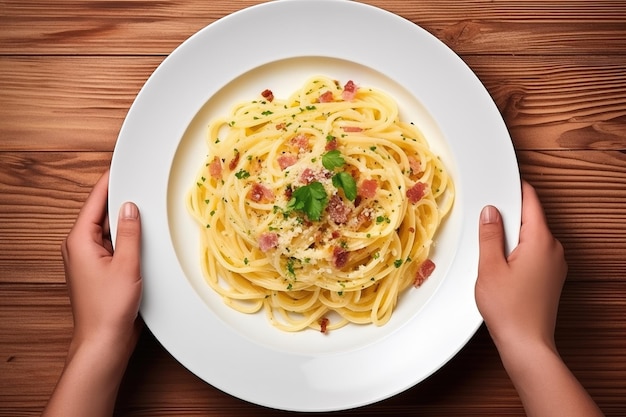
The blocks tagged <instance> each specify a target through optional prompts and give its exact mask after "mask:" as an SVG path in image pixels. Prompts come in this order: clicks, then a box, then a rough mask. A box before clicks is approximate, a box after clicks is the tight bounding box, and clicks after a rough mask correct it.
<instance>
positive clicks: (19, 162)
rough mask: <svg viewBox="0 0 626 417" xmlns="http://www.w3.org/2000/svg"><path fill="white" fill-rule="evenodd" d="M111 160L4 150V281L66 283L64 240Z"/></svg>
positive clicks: (0, 176)
mask: <svg viewBox="0 0 626 417" xmlns="http://www.w3.org/2000/svg"><path fill="white" fill-rule="evenodd" d="M110 159H111V153H106V152H105V153H97V152H84V153H75V152H67V153H54V152H42V153H37V152H24V153H9V152H0V283H6V282H64V279H65V278H64V273H63V265H62V261H61V252H60V248H61V246H60V245H61V242H62V241H63V239H64V238H65V236H66V235H67V233H68V232H69V230H70V229H71V227H72V225H73V224H74V221H75V219H76V216H77V214H78V211H79V210H80V208H81V207H82V205H83V203H84V201H85V199H86V198H87V195H88V194H89V192H90V191H91V188H92V187H93V184H95V183H96V181H97V179H98V178H99V177H100V175H102V173H103V172H104V171H105V170H106V169H107V168H108V166H109V164H110Z"/></svg>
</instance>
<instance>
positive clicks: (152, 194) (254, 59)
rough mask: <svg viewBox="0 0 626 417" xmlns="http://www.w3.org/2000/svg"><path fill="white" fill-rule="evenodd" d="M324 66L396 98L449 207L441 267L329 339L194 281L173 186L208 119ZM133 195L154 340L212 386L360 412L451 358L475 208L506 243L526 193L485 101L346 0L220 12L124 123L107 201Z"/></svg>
mask: <svg viewBox="0 0 626 417" xmlns="http://www.w3.org/2000/svg"><path fill="white" fill-rule="evenodd" d="M315 74H323V75H328V76H332V77H334V78H336V79H338V80H341V81H343V82H345V81H347V80H350V79H351V80H354V81H355V82H356V83H357V84H360V85H364V86H375V87H379V88H381V89H384V90H385V91H387V92H389V93H391V94H392V95H393V96H394V97H395V98H396V99H397V100H398V102H399V104H400V108H401V117H402V118H403V119H404V120H409V121H414V122H415V123H416V124H417V125H418V126H419V127H420V128H421V129H422V130H423V132H424V133H425V135H426V137H427V139H428V141H429V143H430V144H431V146H432V148H433V149H434V150H435V152H436V153H438V154H439V155H441V157H442V159H443V161H444V163H445V164H446V166H447V167H448V169H449V170H450V171H451V174H452V176H453V179H454V183H455V186H456V191H457V194H456V202H455V205H454V208H453V210H452V212H451V214H450V215H449V217H448V219H447V221H446V222H445V224H444V227H443V228H442V230H441V231H440V232H439V233H438V235H437V237H436V247H435V249H434V252H433V257H434V260H435V262H436V264H437V269H436V270H435V273H434V274H433V276H431V278H430V279H429V280H428V281H427V282H426V284H425V285H424V286H422V287H421V288H419V289H417V290H410V291H409V292H408V293H406V294H404V295H403V296H402V298H401V299H400V302H399V305H398V308H397V310H396V311H395V313H394V315H393V317H392V319H391V321H390V322H389V323H388V324H386V325H385V326H382V327H380V328H377V327H375V326H349V327H347V328H343V329H340V330H338V331H334V332H331V333H330V334H328V335H322V334H320V333H318V332H315V331H304V332H300V333H296V334H290V333H284V332H280V331H278V330H276V329H274V328H272V327H271V326H270V325H269V324H268V323H267V322H266V320H265V317H264V316H263V315H262V314H258V315H244V314H241V313H238V312H235V311H233V310H231V309H230V308H228V307H226V306H224V304H223V303H222V302H221V301H220V300H219V298H218V297H217V296H216V294H214V293H213V292H212V290H210V288H209V287H208V286H207V285H205V284H204V282H203V278H202V275H201V272H200V266H199V258H198V239H199V238H198V229H197V227H196V225H195V224H194V222H193V220H192V219H191V217H190V216H189V215H188V214H187V211H186V208H185V205H184V195H185V193H186V191H187V190H188V188H189V187H190V186H191V185H192V184H193V183H194V181H195V176H196V173H197V171H198V168H199V167H200V164H202V163H203V161H204V158H205V156H206V147H205V142H204V138H205V135H206V126H207V124H208V122H209V120H211V118H212V117H215V116H216V115H221V114H223V113H225V112H227V111H228V110H229V109H230V107H231V105H233V104H234V103H236V102H238V101H241V100H248V99H251V98H252V97H256V96H257V95H258V94H259V93H260V92H261V91H263V90H264V89H266V88H269V89H271V90H272V91H273V92H274V95H275V96H280V97H286V96H287V95H289V94H290V93H291V92H293V91H294V90H295V89H296V88H298V87H299V86H300V85H301V84H302V83H303V82H304V81H305V79H306V78H308V77H310V76H312V75H315ZM127 200H131V201H135V202H136V203H137V204H138V205H139V207H140V210H141V216H142V225H143V260H142V269H143V277H144V293H143V300H142V304H141V315H142V317H143V319H144V321H145V322H146V324H147V326H148V327H149V328H150V330H151V331H152V332H153V334H154V335H155V337H156V338H157V339H158V340H159V341H160V342H161V343H162V344H163V346H164V347H165V348H166V349H167V350H168V351H169V352H170V353H171V354H172V355H173V356H174V357H175V358H176V359H177V360H178V361H180V362H181V363H182V364H183V365H184V366H185V367H187V368H188V369H189V370H190V371H191V372H193V373H195V374H196V375H197V376H199V377H200V378H202V379H203V380H204V381H206V382H208V383H209V384H211V385H213V386H215V387H217V388H219V389H221V390H223V391H225V392H227V393H229V394H231V395H234V396H236V397H238V398H241V399H243V400H246V401H249V402H252V403H256V404H260V405H263V406H267V407H272V408H277V409H284V410H295V411H330V410H341V409H347V408H352V407H357V406H362V405H365V404H369V403H372V402H376V401H379V400H381V399H384V398H388V397H390V396H392V395H394V394H397V393H399V392H402V391H404V390H406V389H408V388H410V387H411V386H413V385H415V384H417V383H418V382H420V381H422V380H423V379H424V378H426V377H428V376H429V375H431V374H432V373H433V372H435V371H436V370H437V369H439V368H440V367H441V366H442V365H444V364H445V363H446V362H447V361H448V360H450V359H451V358H452V357H453V356H454V355H455V354H456V353H457V352H458V351H459V350H460V349H461V348H462V347H463V346H464V345H465V344H466V343H467V341H468V340H469V339H470V338H471V337H472V336H473V334H474V333H475V331H476V330H477V328H478V327H479V326H480V324H481V323H482V319H481V317H480V315H479V313H478V310H477V308H476V305H475V302H474V282H475V278H476V268H477V258H478V246H477V233H478V215H479V212H480V210H481V208H482V207H483V206H484V205H486V204H494V205H496V206H498V207H499V208H500V209H501V211H502V212H503V213H504V219H505V227H506V232H507V236H508V245H509V247H513V246H515V245H516V242H517V239H518V232H519V224H520V210H521V195H520V179H519V174H518V167H517V161H516V158H515V153H514V150H513V147H512V144H511V141H510V137H509V135H508V132H507V129H506V126H505V125H504V123H503V121H502V118H501V116H500V114H499V112H498V110H497V108H496V106H495V105H494V103H493V101H492V100H491V98H490V96H489V94H488V93H487V91H486V90H485V88H484V87H483V85H482V84H481V83H480V81H479V80H478V79H477V78H476V76H475V75H474V74H473V73H472V71H471V70H470V69H469V68H468V67H467V66H466V65H465V64H464V63H463V62H462V61H461V60H460V59H459V58H458V56H456V55H455V54H454V53H453V52H452V51H451V50H450V49H448V48H447V47H446V46H445V45H443V44H442V43H441V42H439V41H438V40H437V39H436V38H435V37H433V36H431V35H430V34H428V33H427V32H426V31H424V30H423V29H421V28H420V27H418V26H416V25H414V24H413V23H411V22H409V21H407V20H405V19H402V18H400V17H398V16H396V15H394V14H391V13H389V12H386V11H383V10H381V9H378V8H375V7H372V6H368V5H364V4H360V3H356V2H351V1H345V0H289V1H287V0H282V1H275V2H270V3H264V4H261V5H258V6H255V7H251V8H248V9H245V10H242V11H240V12H237V13H234V14H232V15H229V16H227V17H225V18H223V19H221V20H219V21H217V22H215V23H213V24H211V25H209V26H207V27H206V28H204V29H203V30H201V31H199V32H198V33H196V34H195V35H194V36H192V37H191V38H189V39H188V40H187V41H186V42H184V43H183V44H182V45H181V46H180V47H179V48H177V49H176V50H175V51H174V52H173V53H172V54H171V55H170V56H169V57H168V58H167V59H165V60H164V61H163V63H162V64H161V65H160V66H159V68H157V70H156V71H155V72H154V74H153V75H152V76H151V77H150V79H149V80H148V81H147V82H146V84H145V86H144V88H143V89H142V90H141V92H140V93H139V95H138V96H137V99H136V100H135V102H134V104H133V106H132V107H131V109H130V111H129V113H128V116H127V118H126V120H125V122H124V125H123V127H122V130H121V132H120V135H119V139H118V142H117V145H116V148H115V152H114V155H113V161H112V166H111V178H110V193H109V206H110V211H109V212H110V215H111V226H112V234H113V235H115V225H116V222H117V217H116V216H117V209H118V207H119V206H120V204H122V202H124V201H127Z"/></svg>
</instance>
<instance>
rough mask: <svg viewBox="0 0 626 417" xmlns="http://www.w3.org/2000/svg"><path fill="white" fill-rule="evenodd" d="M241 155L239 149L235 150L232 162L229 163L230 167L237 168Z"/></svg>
mask: <svg viewBox="0 0 626 417" xmlns="http://www.w3.org/2000/svg"><path fill="white" fill-rule="evenodd" d="M240 156H241V155H240V154H239V151H235V157H234V158H233V159H231V161H230V163H229V164H228V169H230V170H231V171H233V170H234V169H235V168H237V164H238V163H239V157H240Z"/></svg>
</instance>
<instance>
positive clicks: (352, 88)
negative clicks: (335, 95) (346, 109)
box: [341, 80, 358, 101]
mask: <svg viewBox="0 0 626 417" xmlns="http://www.w3.org/2000/svg"><path fill="white" fill-rule="evenodd" d="M357 89H358V87H357V86H356V84H355V83H354V82H353V81H352V80H350V81H348V82H347V83H346V85H344V86H343V92H342V93H341V98H343V99H344V100H345V101H351V100H353V99H354V96H356V91H357Z"/></svg>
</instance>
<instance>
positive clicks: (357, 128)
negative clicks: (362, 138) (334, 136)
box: [342, 126, 363, 133]
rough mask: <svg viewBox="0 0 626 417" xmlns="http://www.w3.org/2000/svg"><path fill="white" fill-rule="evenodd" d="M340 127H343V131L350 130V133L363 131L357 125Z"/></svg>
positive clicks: (348, 131)
mask: <svg viewBox="0 0 626 417" xmlns="http://www.w3.org/2000/svg"><path fill="white" fill-rule="evenodd" d="M342 129H343V131H344V132H347V133H351V132H352V133H357V132H362V131H363V128H361V127H358V126H344V127H342Z"/></svg>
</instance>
